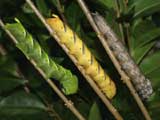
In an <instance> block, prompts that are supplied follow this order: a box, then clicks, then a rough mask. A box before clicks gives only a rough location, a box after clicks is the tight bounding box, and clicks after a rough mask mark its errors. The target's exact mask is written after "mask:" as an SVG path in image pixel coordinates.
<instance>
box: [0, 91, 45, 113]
mask: <svg viewBox="0 0 160 120" xmlns="http://www.w3.org/2000/svg"><path fill="white" fill-rule="evenodd" d="M41 111H46V107H45V105H44V104H43V103H42V102H41V101H40V100H39V99H38V98H37V97H36V96H35V95H33V94H31V93H29V94H28V93H25V92H23V91H19V92H16V93H14V94H12V95H10V96H7V97H5V98H3V99H2V100H1V101H0V115H8V116H15V115H31V114H32V115H34V114H36V113H37V112H41ZM8 113H9V114H8Z"/></svg>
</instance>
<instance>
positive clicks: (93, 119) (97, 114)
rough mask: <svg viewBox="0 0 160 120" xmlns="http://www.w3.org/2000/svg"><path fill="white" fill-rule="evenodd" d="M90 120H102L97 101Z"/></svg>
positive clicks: (91, 110)
mask: <svg viewBox="0 0 160 120" xmlns="http://www.w3.org/2000/svg"><path fill="white" fill-rule="evenodd" d="M88 120H102V117H101V113H100V110H99V108H98V105H97V103H96V102H95V103H94V104H93V105H92V107H91V109H90V112H89V117H88Z"/></svg>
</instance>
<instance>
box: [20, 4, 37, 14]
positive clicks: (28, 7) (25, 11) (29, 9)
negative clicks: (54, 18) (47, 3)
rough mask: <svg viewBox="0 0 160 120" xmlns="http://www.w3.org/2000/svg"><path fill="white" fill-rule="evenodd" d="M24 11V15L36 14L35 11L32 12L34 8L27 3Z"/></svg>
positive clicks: (23, 8)
mask: <svg viewBox="0 0 160 120" xmlns="http://www.w3.org/2000/svg"><path fill="white" fill-rule="evenodd" d="M22 10H23V11H24V13H34V11H33V10H32V8H31V7H30V6H29V5H28V4H27V3H25V4H24V5H23V6H22Z"/></svg>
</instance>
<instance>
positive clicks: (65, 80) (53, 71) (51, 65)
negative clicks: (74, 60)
mask: <svg viewBox="0 0 160 120" xmlns="http://www.w3.org/2000/svg"><path fill="white" fill-rule="evenodd" d="M16 21H17V22H16V23H12V24H10V23H8V24H6V25H5V27H6V29H8V30H9V31H10V32H11V33H12V34H13V35H14V36H15V38H16V39H17V43H16V46H17V47H18V48H19V49H20V50H21V51H22V52H23V53H24V54H25V56H26V57H27V58H28V59H33V60H34V61H35V62H36V64H37V66H38V67H39V68H41V69H42V70H43V72H44V73H45V74H46V77H47V78H54V79H56V80H58V81H59V82H60V84H61V85H62V91H63V92H64V93H65V94H66V95H70V94H74V93H76V92H77V90H78V79H77V77H76V76H75V75H73V74H72V73H71V72H70V70H67V69H65V68H63V67H62V66H60V65H59V64H57V63H55V62H54V61H53V60H52V59H51V58H49V56H48V55H47V53H46V52H45V51H44V50H42V49H41V47H40V45H39V44H38V42H37V41H36V40H34V39H33V37H32V36H31V34H30V33H28V32H27V31H26V30H25V28H24V27H23V25H22V24H21V23H20V21H19V20H17V19H16Z"/></svg>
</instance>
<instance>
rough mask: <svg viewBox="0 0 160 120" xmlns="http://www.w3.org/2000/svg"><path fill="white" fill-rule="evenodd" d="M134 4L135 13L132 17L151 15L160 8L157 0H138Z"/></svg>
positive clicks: (159, 2)
mask: <svg viewBox="0 0 160 120" xmlns="http://www.w3.org/2000/svg"><path fill="white" fill-rule="evenodd" d="M134 5H135V13H134V16H133V18H137V17H143V16H146V15H151V14H153V13H155V12H157V11H159V10H160V1H159V0H138V1H136V2H135V3H134Z"/></svg>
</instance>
